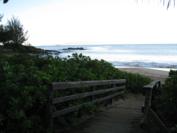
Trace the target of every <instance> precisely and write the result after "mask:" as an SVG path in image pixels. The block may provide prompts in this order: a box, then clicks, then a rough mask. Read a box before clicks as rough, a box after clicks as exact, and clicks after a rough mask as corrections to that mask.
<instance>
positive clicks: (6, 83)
mask: <svg viewBox="0 0 177 133" xmlns="http://www.w3.org/2000/svg"><path fill="white" fill-rule="evenodd" d="M120 78H126V79H127V80H128V81H127V88H128V89H129V90H130V91H133V92H138V91H141V88H142V86H143V85H144V84H146V83H148V82H149V81H150V79H149V78H146V77H143V76H140V75H135V74H129V73H126V72H122V71H120V70H118V69H116V68H114V67H113V66H112V65H111V64H110V63H108V62H106V61H104V60H101V61H99V60H91V59H90V58H89V57H86V56H82V55H77V54H74V55H73V56H71V57H69V58H68V59H66V58H64V59H61V58H57V57H56V58H53V57H51V56H40V55H33V56H31V55H25V54H14V55H13V56H12V55H9V56H7V55H0V96H1V97H0V105H1V108H0V132H4V133H10V132H13V133H17V132H18V133H45V132H48V130H47V129H48V128H47V127H48V126H47V125H48V111H47V103H48V99H47V97H48V94H47V93H48V86H49V85H50V84H51V82H54V81H78V80H101V79H120ZM1 118H2V119H3V120H1Z"/></svg>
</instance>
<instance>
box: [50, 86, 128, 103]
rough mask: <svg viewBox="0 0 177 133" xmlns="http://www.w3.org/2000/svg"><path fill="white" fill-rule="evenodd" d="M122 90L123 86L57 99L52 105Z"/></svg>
mask: <svg viewBox="0 0 177 133" xmlns="http://www.w3.org/2000/svg"><path fill="white" fill-rule="evenodd" d="M124 88H125V86H121V87H114V88H109V89H105V90H97V91H92V92H85V93H79V94H74V95H70V96H64V97H58V98H54V99H53V104H58V103H63V102H67V101H70V100H75V99H81V98H85V97H89V96H94V95H99V94H105V93H108V92H112V91H118V90H123V89H124Z"/></svg>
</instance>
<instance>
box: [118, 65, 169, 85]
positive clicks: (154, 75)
mask: <svg viewBox="0 0 177 133" xmlns="http://www.w3.org/2000/svg"><path fill="white" fill-rule="evenodd" d="M118 69H119V70H122V71H126V72H130V73H138V74H142V75H145V76H148V77H150V78H151V79H152V80H161V81H163V82H164V81H165V79H166V78H168V73H169V72H168V71H162V70H155V69H148V68H118Z"/></svg>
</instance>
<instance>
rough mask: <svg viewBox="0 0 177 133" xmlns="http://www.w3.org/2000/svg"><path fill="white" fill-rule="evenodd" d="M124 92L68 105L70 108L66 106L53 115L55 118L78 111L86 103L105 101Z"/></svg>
mask: <svg viewBox="0 0 177 133" xmlns="http://www.w3.org/2000/svg"><path fill="white" fill-rule="evenodd" d="M123 93H124V91H121V92H116V93H114V94H112V95H109V96H106V97H103V98H99V99H96V100H94V101H92V102H87V103H83V104H80V105H76V106H72V107H68V108H65V109H63V110H59V111H56V112H54V113H53V115H52V117H53V118H54V117H57V116H61V115H65V114H68V113H71V112H74V111H77V110H79V109H80V108H82V107H83V106H85V105H89V104H94V103H100V102H103V101H105V100H108V99H111V98H113V97H116V96H118V95H122V94H123Z"/></svg>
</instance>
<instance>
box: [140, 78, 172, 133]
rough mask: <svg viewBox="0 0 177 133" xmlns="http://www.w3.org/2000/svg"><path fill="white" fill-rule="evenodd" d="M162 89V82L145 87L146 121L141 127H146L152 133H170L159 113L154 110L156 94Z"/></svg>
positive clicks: (144, 120)
mask: <svg viewBox="0 0 177 133" xmlns="http://www.w3.org/2000/svg"><path fill="white" fill-rule="evenodd" d="M160 88H161V82H160V81H153V82H151V83H150V84H148V85H146V86H144V88H143V89H144V91H145V103H144V109H143V110H144V111H143V112H144V119H143V120H142V123H141V125H142V126H146V127H147V128H148V129H149V131H150V132H155V133H158V132H160V133H170V131H169V129H168V128H167V127H166V125H165V124H164V123H163V122H162V120H161V119H160V118H159V116H158V115H157V113H156V112H155V111H154V110H153V108H152V100H153V99H154V98H155V94H154V93H155V92H157V91H159V89H160Z"/></svg>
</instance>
